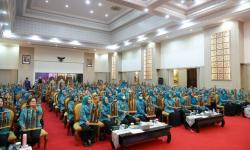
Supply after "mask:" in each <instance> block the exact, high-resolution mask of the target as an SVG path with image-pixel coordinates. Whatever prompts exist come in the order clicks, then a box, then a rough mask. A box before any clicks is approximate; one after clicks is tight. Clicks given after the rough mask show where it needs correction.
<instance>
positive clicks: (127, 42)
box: [124, 40, 132, 46]
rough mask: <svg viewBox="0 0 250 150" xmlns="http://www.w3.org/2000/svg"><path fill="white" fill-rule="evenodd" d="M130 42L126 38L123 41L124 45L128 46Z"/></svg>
mask: <svg viewBox="0 0 250 150" xmlns="http://www.w3.org/2000/svg"><path fill="white" fill-rule="evenodd" d="M131 44H132V43H131V42H129V41H128V40H127V41H124V46H129V45H131Z"/></svg>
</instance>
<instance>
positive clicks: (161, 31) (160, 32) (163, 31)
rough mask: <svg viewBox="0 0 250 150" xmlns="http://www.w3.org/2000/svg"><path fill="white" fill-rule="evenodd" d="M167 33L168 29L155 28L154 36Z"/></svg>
mask: <svg viewBox="0 0 250 150" xmlns="http://www.w3.org/2000/svg"><path fill="white" fill-rule="evenodd" d="M167 33H168V31H167V30H166V29H165V28H161V29H158V30H157V34H156V36H161V35H164V34H167Z"/></svg>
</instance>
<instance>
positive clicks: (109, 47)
mask: <svg viewBox="0 0 250 150" xmlns="http://www.w3.org/2000/svg"><path fill="white" fill-rule="evenodd" d="M106 48H107V49H109V50H116V49H118V48H120V46H118V45H117V44H115V45H109V46H107V47H106Z"/></svg>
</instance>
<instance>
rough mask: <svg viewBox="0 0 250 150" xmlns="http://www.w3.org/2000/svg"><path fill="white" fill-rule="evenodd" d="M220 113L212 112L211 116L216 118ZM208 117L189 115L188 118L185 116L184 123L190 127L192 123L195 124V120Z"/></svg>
mask: <svg viewBox="0 0 250 150" xmlns="http://www.w3.org/2000/svg"><path fill="white" fill-rule="evenodd" d="M219 114H220V113H216V112H213V114H212V116H216V115H219ZM207 117H208V116H206V115H200V114H198V115H190V116H186V122H187V124H188V125H189V126H190V127H191V126H192V125H193V124H194V123H195V119H197V118H207Z"/></svg>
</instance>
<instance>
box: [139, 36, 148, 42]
mask: <svg viewBox="0 0 250 150" xmlns="http://www.w3.org/2000/svg"><path fill="white" fill-rule="evenodd" d="M137 39H138V40H137V42H142V41H145V40H146V39H148V38H147V37H145V35H141V36H138V37H137Z"/></svg>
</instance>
